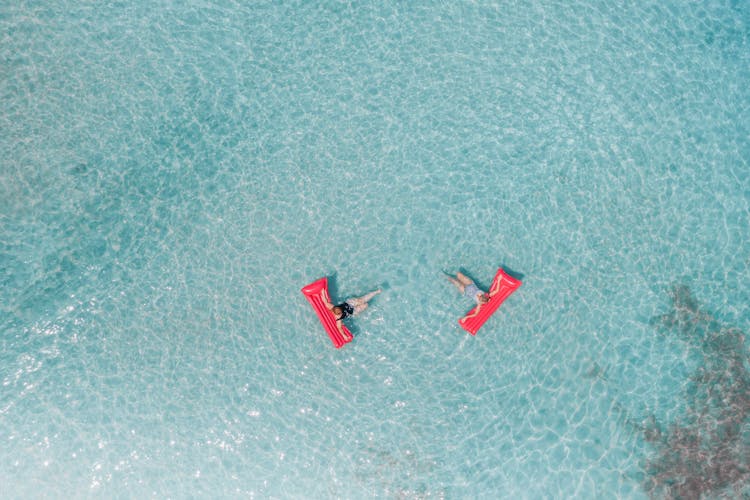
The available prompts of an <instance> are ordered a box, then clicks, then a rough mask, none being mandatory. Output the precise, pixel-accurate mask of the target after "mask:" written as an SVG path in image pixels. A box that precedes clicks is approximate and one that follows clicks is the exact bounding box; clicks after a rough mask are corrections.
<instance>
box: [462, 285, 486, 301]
mask: <svg viewBox="0 0 750 500" xmlns="http://www.w3.org/2000/svg"><path fill="white" fill-rule="evenodd" d="M480 293H484V292H483V291H481V290H480V289H479V287H478V286H476V285H475V284H474V283H471V284H468V285H466V286H465V287H464V295H465V296H467V297H471V298H472V299H474V300H477V295H479V294H480ZM477 302H478V301H477Z"/></svg>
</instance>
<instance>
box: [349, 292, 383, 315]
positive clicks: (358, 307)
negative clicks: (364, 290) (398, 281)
mask: <svg viewBox="0 0 750 500" xmlns="http://www.w3.org/2000/svg"><path fill="white" fill-rule="evenodd" d="M380 292H382V290H381V289H380V288H378V289H377V290H375V291H374V292H370V293H368V294H367V295H363V296H362V297H356V298H353V299H349V300H348V301H347V302H349V303H350V304H351V305H353V306H354V314H359V313H361V312H362V311H364V310H365V309H367V303H368V302H370V300H372V298H373V297H374V296H376V295H377V294H379V293H380Z"/></svg>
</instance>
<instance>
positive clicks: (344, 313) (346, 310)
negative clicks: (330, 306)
mask: <svg viewBox="0 0 750 500" xmlns="http://www.w3.org/2000/svg"><path fill="white" fill-rule="evenodd" d="M336 307H340V308H341V317H340V318H338V319H339V320H340V319H344V318H348V317H349V316H351V315H352V314H354V308H353V307H352V305H351V304H349V302H344V303H343V304H339V305H337V306H336Z"/></svg>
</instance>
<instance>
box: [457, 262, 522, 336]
mask: <svg viewBox="0 0 750 500" xmlns="http://www.w3.org/2000/svg"><path fill="white" fill-rule="evenodd" d="M519 286H521V280H517V279H515V278H512V277H510V276H508V275H507V274H506V273H505V271H503V270H502V269H498V270H497V274H496V275H495V279H494V280H492V286H491V287H490V291H489V292H488V293H489V295H490V301H489V302H487V303H486V304H484V305H482V306H481V307H480V306H476V307H475V308H474V309H472V310H471V311H469V312H468V313H467V314H466V316H464V317H463V318H461V319H459V320H458V324H459V325H461V328H463V329H464V330H466V331H467V332H469V333H470V334H472V335H476V334H477V332H478V331H479V329H480V328H482V325H483V324H484V323H485V321H487V320H488V319H489V317H490V316H492V314H493V313H494V312H495V311H497V308H498V307H500V304H502V303H503V301H504V300H505V299H507V298H508V297H509V296H510V294H512V293H513V292H515V291H516V289H517V288H518V287H519ZM477 309H479V311H478V312H477Z"/></svg>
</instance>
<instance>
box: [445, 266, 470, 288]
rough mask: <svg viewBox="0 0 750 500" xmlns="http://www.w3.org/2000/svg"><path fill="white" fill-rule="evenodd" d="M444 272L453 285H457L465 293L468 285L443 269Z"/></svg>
mask: <svg viewBox="0 0 750 500" xmlns="http://www.w3.org/2000/svg"><path fill="white" fill-rule="evenodd" d="M443 274H445V277H446V278H448V281H450V282H451V284H452V285H453V286H455V287H456V288H458V291H459V292H461V293H464V288H466V285H464V284H463V283H461V282H460V281H459V280H457V279H456V278H454V277H453V276H451V275H450V274H448V273H446V272H445V271H443ZM458 274H461V273H458Z"/></svg>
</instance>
